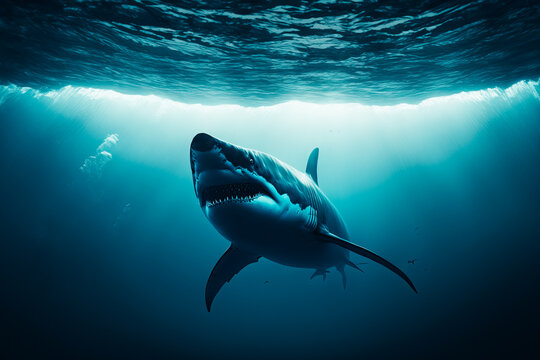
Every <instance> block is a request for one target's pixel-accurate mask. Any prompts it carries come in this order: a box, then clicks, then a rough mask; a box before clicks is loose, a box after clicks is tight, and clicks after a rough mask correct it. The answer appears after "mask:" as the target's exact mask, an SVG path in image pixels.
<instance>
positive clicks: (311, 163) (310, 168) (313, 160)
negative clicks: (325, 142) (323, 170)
mask: <svg viewBox="0 0 540 360" xmlns="http://www.w3.org/2000/svg"><path fill="white" fill-rule="evenodd" d="M317 161H319V148H318V147H316V148H315V149H313V151H312V152H311V154H310V155H309V159H308V161H307V166H306V173H307V174H308V175H309V176H311V178H312V179H313V181H315V184H317V185H319V181H318V179H317Z"/></svg>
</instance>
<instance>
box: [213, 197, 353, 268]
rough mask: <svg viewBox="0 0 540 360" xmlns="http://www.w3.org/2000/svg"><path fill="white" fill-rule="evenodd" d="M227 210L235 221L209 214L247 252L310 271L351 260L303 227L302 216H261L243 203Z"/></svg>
mask: <svg viewBox="0 0 540 360" xmlns="http://www.w3.org/2000/svg"><path fill="white" fill-rule="evenodd" d="M216 210H217V209H216ZM226 211H227V212H228V217H227V219H230V218H234V219H235V221H229V220H227V221H221V219H224V217H220V216H219V213H216V212H214V214H209V215H210V217H211V218H213V219H211V220H212V222H213V224H214V226H215V227H216V229H217V230H218V231H219V232H220V233H221V234H222V235H223V236H224V237H225V238H227V239H228V240H229V241H230V242H231V243H232V244H233V245H235V246H236V247H238V248H239V249H242V250H244V251H246V252H249V253H253V254H256V255H258V256H262V257H264V258H266V259H268V260H271V261H273V262H276V263H279V264H282V265H287V266H292V267H299V268H310V269H327V268H329V267H332V266H336V265H340V264H343V263H344V262H345V261H346V259H348V251H347V250H345V249H343V248H341V247H339V246H337V245H335V244H331V243H325V242H321V241H319V240H317V238H316V236H315V235H314V234H313V232H312V231H309V229H306V228H305V227H304V226H303V225H302V223H303V222H305V219H302V218H300V217H297V218H294V217H290V216H289V217H268V216H260V215H259V214H257V213H255V212H253V211H251V212H245V211H244V208H243V206H242V205H241V204H239V205H238V206H230V205H229V206H228V208H227V209H226ZM212 215H216V216H215V218H214V216H212ZM261 215H262V214H261Z"/></svg>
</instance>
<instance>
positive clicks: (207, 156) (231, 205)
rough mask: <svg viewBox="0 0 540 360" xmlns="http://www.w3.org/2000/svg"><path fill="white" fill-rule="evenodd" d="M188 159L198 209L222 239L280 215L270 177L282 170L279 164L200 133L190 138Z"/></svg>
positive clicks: (273, 180)
mask: <svg viewBox="0 0 540 360" xmlns="http://www.w3.org/2000/svg"><path fill="white" fill-rule="evenodd" d="M190 157H191V170H192V174H193V184H194V187H195V194H196V196H197V198H198V200H199V205H200V206H201V209H202V210H203V212H204V214H205V215H206V217H207V218H208V219H209V220H210V222H211V223H212V224H213V225H214V226H215V227H216V228H217V229H218V231H219V232H221V233H222V234H223V235H224V236H225V237H227V238H229V239H231V238H234V237H241V236H242V235H243V234H242V232H243V230H244V232H247V231H249V227H253V226H255V225H256V224H257V223H260V222H261V221H266V222H268V221H269V219H270V220H271V219H272V218H275V217H278V216H279V215H280V214H281V213H283V208H284V206H285V201H284V200H285V199H284V197H283V195H282V194H280V193H279V191H278V190H277V188H278V187H279V184H277V180H276V179H277V178H279V177H277V176H272V173H273V171H276V169H279V168H280V167H281V166H282V164H277V163H276V162H279V160H277V159H275V158H274V157H272V156H270V155H268V154H264V153H261V152H258V151H256V150H251V149H246V148H243V147H240V146H236V145H233V144H230V143H227V142H225V141H222V140H220V139H217V138H215V137H213V136H210V135H208V134H204V133H200V134H198V135H196V136H195V137H194V138H193V141H192V142H191V149H190ZM239 225H240V226H239ZM257 225H258V226H260V225H261V224H257Z"/></svg>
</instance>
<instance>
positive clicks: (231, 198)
mask: <svg viewBox="0 0 540 360" xmlns="http://www.w3.org/2000/svg"><path fill="white" fill-rule="evenodd" d="M259 196H262V194H261V193H256V194H252V195H247V196H237V195H235V196H228V197H226V198H224V199H216V200H211V201H206V206H207V207H214V206H218V205H222V204H230V203H245V202H252V201H253V200H255V199H256V198H258V197H259Z"/></svg>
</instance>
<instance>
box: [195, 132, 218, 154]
mask: <svg viewBox="0 0 540 360" xmlns="http://www.w3.org/2000/svg"><path fill="white" fill-rule="evenodd" d="M216 144H217V139H216V138H214V137H212V136H210V135H208V134H205V133H199V134H197V135H195V137H194V138H193V140H192V141H191V149H192V150H195V151H200V152H202V151H210V150H212V148H213V147H214V146H215V145H216Z"/></svg>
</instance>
